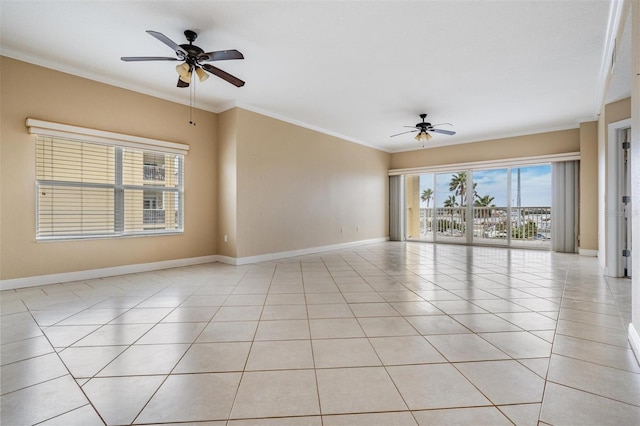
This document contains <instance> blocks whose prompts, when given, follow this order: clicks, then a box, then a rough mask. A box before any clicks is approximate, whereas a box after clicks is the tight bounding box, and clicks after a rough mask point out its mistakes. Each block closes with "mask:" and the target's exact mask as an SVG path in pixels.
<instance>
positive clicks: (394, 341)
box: [0, 242, 640, 426]
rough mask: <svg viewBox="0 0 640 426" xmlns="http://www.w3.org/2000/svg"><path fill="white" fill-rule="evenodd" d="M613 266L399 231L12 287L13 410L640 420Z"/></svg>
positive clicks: (151, 417) (81, 416) (81, 414)
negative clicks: (429, 239)
mask: <svg viewBox="0 0 640 426" xmlns="http://www.w3.org/2000/svg"><path fill="white" fill-rule="evenodd" d="M599 271H600V269H599V266H598V263H597V260H596V259H593V258H585V257H580V256H577V255H568V254H557V253H551V252H545V251H533V250H517V249H511V250H509V249H503V248H490V247H486V248H483V247H464V246H455V245H431V244H424V243H393V242H389V243H383V244H373V245H368V246H363V247H360V248H357V249H352V250H343V251H333V252H326V253H322V254H318V255H310V256H304V257H296V258H290V259H284V260H280V261H273V262H265V263H259V264H252V265H246V266H237V267H234V266H229V265H224V264H218V263H216V264H207V265H198V266H193V267H186V268H178V269H169V270H162V271H155V272H149V273H140V274H132V275H126V276H117V277H110V278H104V279H95V280H89V281H82V282H70V283H64V284H58V285H49V286H43V287H32V288H25V289H20V290H11V291H4V292H2V293H1V295H0V297H1V301H2V317H1V322H2V324H1V325H2V335H1V340H2V353H1V358H0V359H1V364H2V365H1V367H0V373H1V376H2V379H1V397H0V399H1V414H0V415H1V423H2V424H3V425H6V426H13V425H20V426H21V425H30V424H42V425H82V426H89V425H101V424H109V425H122V424H169V423H181V424H187V423H189V424H201V425H205V424H206V425H225V424H226V425H236V426H238V425H285V426H286V425H416V424H429V425H437V424H443V425H448V424H465V425H469V424H471V425H485V424H486V425H501V424H505V425H508V424H512V423H513V424H517V425H537V424H541V425H544V424H549V425H586V424H594V425H607V424H610V425H638V424H640V366H639V365H638V362H637V361H636V359H635V358H634V355H633V353H632V351H631V350H630V348H629V344H628V342H627V332H626V326H627V324H628V322H629V320H630V311H631V310H630V299H631V283H630V281H629V280H625V279H608V278H604V277H603V276H602V275H601V274H600V272H599Z"/></svg>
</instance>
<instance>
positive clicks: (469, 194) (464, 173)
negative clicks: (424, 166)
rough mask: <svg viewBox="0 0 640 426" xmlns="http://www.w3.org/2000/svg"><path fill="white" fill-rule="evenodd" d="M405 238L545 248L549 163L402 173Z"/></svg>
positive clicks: (548, 229) (548, 224)
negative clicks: (425, 172)
mask: <svg viewBox="0 0 640 426" xmlns="http://www.w3.org/2000/svg"><path fill="white" fill-rule="evenodd" d="M405 190H406V192H405V203H406V204H405V207H406V216H405V224H406V226H405V236H406V238H407V239H408V240H414V241H429V242H446V243H462V244H482V245H501V246H516V247H531V248H547V249H549V248H551V244H550V238H551V166H550V165H549V164H543V165H536V166H524V167H506V168H499V169H474V170H459V171H454V172H438V173H432V174H421V175H408V176H405Z"/></svg>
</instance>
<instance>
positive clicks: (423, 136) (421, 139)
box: [416, 130, 433, 142]
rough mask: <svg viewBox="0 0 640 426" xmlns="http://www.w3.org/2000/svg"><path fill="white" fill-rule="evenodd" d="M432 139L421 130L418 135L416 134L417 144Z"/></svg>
mask: <svg viewBox="0 0 640 426" xmlns="http://www.w3.org/2000/svg"><path fill="white" fill-rule="evenodd" d="M432 137H433V136H431V135H430V134H429V133H427V132H425V131H424V130H423V131H421V132H420V133H418V134H417V135H416V140H417V141H418V142H426V141H428V140H429V139H431V138H432Z"/></svg>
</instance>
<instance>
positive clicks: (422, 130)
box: [390, 114, 456, 142]
mask: <svg viewBox="0 0 640 426" xmlns="http://www.w3.org/2000/svg"><path fill="white" fill-rule="evenodd" d="M420 118H422V122H421V123H418V124H416V125H415V126H404V127H410V128H412V129H415V130H408V131H406V132H401V133H398V134H395V135H391V136H390V137H394V136H400V135H404V134H406V133H415V132H418V134H417V135H416V140H417V141H418V142H420V141H422V142H425V141H428V140H429V139H431V138H432V137H433V136H431V135H430V134H429V133H428V132H433V133H442V134H443V135H449V136H453V135H455V134H456V132H453V131H451V130H444V129H436V128H435V127H436V126H442V125H445V124H446V125H449V126H452V124H451V123H440V124H431V123H427V122H425V121H424V119H425V118H427V114H420Z"/></svg>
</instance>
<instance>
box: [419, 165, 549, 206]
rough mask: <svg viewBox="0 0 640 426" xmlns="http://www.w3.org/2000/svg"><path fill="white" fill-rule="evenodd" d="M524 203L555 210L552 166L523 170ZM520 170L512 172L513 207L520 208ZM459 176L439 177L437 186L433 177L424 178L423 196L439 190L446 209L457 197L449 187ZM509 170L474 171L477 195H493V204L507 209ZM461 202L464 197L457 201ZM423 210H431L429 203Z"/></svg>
mask: <svg viewBox="0 0 640 426" xmlns="http://www.w3.org/2000/svg"><path fill="white" fill-rule="evenodd" d="M519 169H520V201H521V206H524V207H534V206H540V207H544V206H551V165H550V164H542V165H536V166H525V167H520V168H519ZM517 170H518V168H517V167H513V168H512V169H511V180H512V184H511V190H512V191H511V192H512V193H511V205H512V206H516V205H517V200H516V199H517V186H518V185H517V181H518V178H517ZM455 174H456V173H455V172H454V173H438V174H436V184H435V186H434V184H433V175H432V174H429V175H420V194H422V191H424V190H425V189H427V188H431V189H432V190H434V189H435V192H436V194H437V200H436V201H437V206H438V207H442V204H443V202H444V200H446V199H447V198H449V196H450V195H454V192H453V191H449V183H450V182H451V178H452V176H453V175H455ZM507 176H508V175H507V169H506V168H504V169H492V170H475V171H473V179H474V182H475V183H477V186H476V192H477V193H478V195H479V196H481V197H483V196H485V195H489V196H491V197H494V200H493V201H492V204H495V205H496V207H506V206H507V201H508V198H509V194H507ZM457 200H458V202H460V197H457ZM433 205H434V200H433V199H432V200H431V201H430V202H429V207H433ZM420 206H421V207H427V203H426V202H423V201H421V202H420Z"/></svg>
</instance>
